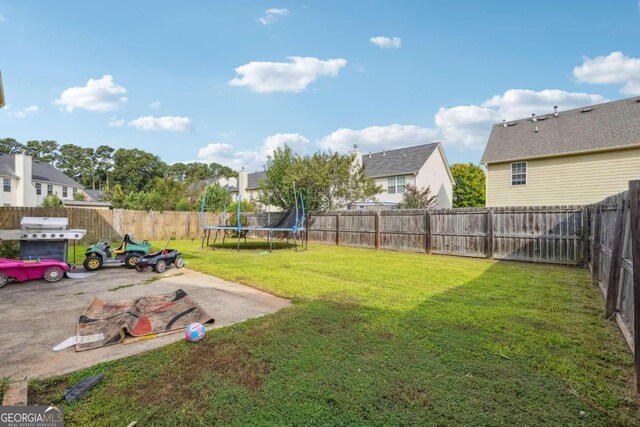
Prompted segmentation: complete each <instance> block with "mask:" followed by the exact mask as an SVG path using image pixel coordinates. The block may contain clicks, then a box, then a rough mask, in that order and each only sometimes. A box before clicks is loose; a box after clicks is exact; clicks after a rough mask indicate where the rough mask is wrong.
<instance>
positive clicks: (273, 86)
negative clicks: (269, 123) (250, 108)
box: [229, 56, 347, 93]
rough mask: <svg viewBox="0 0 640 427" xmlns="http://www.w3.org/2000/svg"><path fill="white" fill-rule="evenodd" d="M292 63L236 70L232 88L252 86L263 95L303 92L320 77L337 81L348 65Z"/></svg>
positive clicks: (258, 64)
mask: <svg viewBox="0 0 640 427" xmlns="http://www.w3.org/2000/svg"><path fill="white" fill-rule="evenodd" d="M287 59H289V60H290V61H291V62H260V61H254V62H249V63H248V64H245V65H241V66H240V67H238V68H236V69H235V72H236V73H237V74H238V77H236V78H234V79H233V80H231V81H229V84H230V85H231V86H248V87H249V88H250V89H251V90H252V91H254V92H259V93H268V92H291V93H296V92H300V91H303V90H305V89H306V88H307V86H308V85H309V84H310V83H312V82H314V81H315V80H316V79H317V78H318V77H320V76H331V77H335V76H337V75H338V72H339V71H340V69H341V68H344V67H345V66H346V65H347V60H346V59H328V60H321V59H318V58H312V57H299V56H291V57H289V58H287Z"/></svg>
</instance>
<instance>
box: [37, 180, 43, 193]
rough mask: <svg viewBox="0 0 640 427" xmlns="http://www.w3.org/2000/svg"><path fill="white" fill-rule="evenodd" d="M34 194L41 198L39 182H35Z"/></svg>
mask: <svg viewBox="0 0 640 427" xmlns="http://www.w3.org/2000/svg"><path fill="white" fill-rule="evenodd" d="M36 194H37V195H38V196H41V195H42V184H41V183H39V182H36Z"/></svg>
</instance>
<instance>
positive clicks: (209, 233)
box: [207, 230, 211, 247]
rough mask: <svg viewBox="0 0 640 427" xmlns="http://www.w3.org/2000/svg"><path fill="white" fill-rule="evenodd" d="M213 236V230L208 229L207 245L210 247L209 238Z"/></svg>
mask: <svg viewBox="0 0 640 427" xmlns="http://www.w3.org/2000/svg"><path fill="white" fill-rule="evenodd" d="M210 238H211V230H207V247H209V239H210Z"/></svg>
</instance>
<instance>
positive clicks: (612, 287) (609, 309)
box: [604, 199, 626, 319]
mask: <svg viewBox="0 0 640 427" xmlns="http://www.w3.org/2000/svg"><path fill="white" fill-rule="evenodd" d="M625 207H626V200H624V199H623V200H622V201H621V202H620V203H619V204H618V210H617V211H616V222H615V226H614V229H613V232H614V234H613V243H612V245H611V267H610V268H609V280H608V284H607V298H606V303H605V311H604V313H605V317H606V318H607V319H610V318H612V317H613V315H614V314H615V312H616V305H617V303H618V292H619V290H620V268H621V267H622V244H623V242H624V234H623V233H624V209H625Z"/></svg>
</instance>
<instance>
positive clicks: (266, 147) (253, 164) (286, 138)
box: [198, 133, 309, 171]
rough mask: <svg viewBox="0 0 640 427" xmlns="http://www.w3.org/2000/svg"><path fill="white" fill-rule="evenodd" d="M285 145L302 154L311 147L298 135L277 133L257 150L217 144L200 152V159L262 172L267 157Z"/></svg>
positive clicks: (208, 146) (306, 140) (210, 145)
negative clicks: (236, 148)
mask: <svg viewBox="0 0 640 427" xmlns="http://www.w3.org/2000/svg"><path fill="white" fill-rule="evenodd" d="M284 144H287V145H288V146H289V147H291V148H292V149H293V150H294V151H295V152H297V153H302V152H304V151H305V150H306V147H307V146H308V145H309V140H308V139H307V138H305V137H304V136H302V135H300V134H298V133H277V134H275V135H271V136H268V137H267V138H265V140H264V142H263V144H262V145H261V146H259V147H257V148H255V149H250V150H238V151H236V150H235V147H234V146H233V145H231V144H224V143H219V142H215V143H212V144H209V145H207V146H206V147H202V148H201V149H200V150H198V159H200V161H205V162H208V163H211V162H217V163H220V164H223V165H226V166H229V167H231V168H233V169H240V168H241V167H245V168H246V169H247V170H249V171H253V170H262V169H263V166H264V165H265V164H266V162H267V156H270V155H271V154H272V153H273V152H274V151H275V150H276V149H277V148H278V147H282V146H284Z"/></svg>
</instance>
